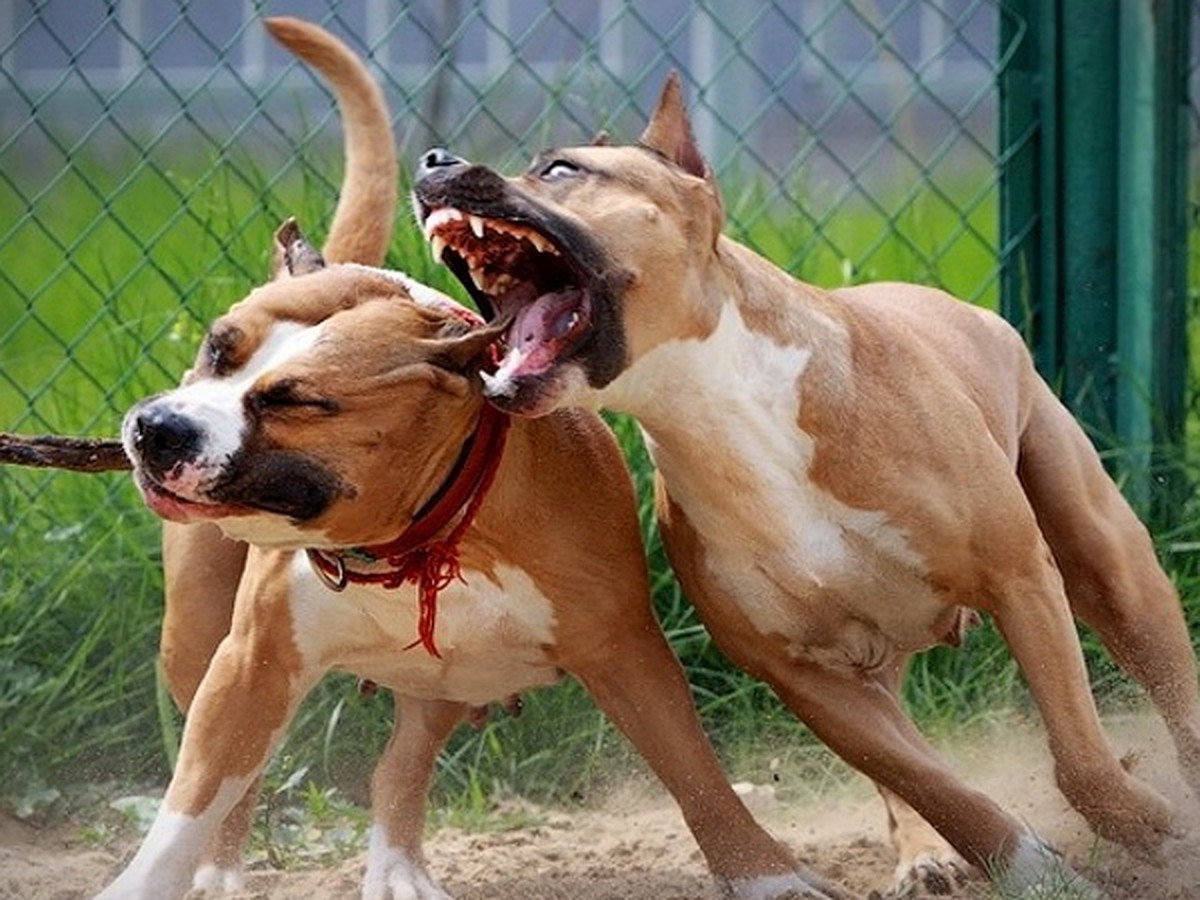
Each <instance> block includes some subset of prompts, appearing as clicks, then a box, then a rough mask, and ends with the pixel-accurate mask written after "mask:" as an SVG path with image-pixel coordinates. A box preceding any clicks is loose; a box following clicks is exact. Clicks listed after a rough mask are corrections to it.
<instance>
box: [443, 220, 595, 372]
mask: <svg viewBox="0 0 1200 900" xmlns="http://www.w3.org/2000/svg"><path fill="white" fill-rule="evenodd" d="M425 237H426V239H427V240H428V241H429V245H430V249H431V251H432V253H433V256H434V259H435V260H437V261H439V262H441V263H443V264H444V265H446V266H447V267H448V268H449V269H450V270H451V271H452V272H453V273H454V274H455V275H456V276H457V277H458V279H459V280H460V281H461V282H462V283H463V285H464V287H466V289H467V291H468V292H469V293H470V294H471V298H472V299H473V300H474V301H475V303H476V305H477V306H478V307H479V310H480V312H481V313H483V315H484V317H485V318H487V319H489V320H494V321H500V322H508V323H509V324H508V327H507V329H506V331H505V338H504V346H503V348H502V358H501V360H500V363H499V366H498V368H497V370H496V372H495V374H490V375H489V374H485V375H484V380H485V385H486V392H487V393H488V394H489V395H491V396H507V395H511V394H512V393H513V392H514V391H515V390H516V380H517V379H518V378H523V377H528V376H535V375H540V374H542V373H544V372H546V371H548V370H549V369H551V368H552V367H553V366H555V365H556V364H557V363H559V362H561V361H562V360H563V359H564V358H565V357H566V356H567V355H569V354H570V353H571V351H573V350H575V349H576V348H577V347H578V346H579V345H580V344H581V343H582V341H583V339H584V338H585V336H586V335H587V333H588V331H589V329H590V328H591V325H592V301H591V296H590V292H589V283H590V281H591V276H590V275H589V274H588V273H587V272H586V271H585V270H584V269H583V267H582V266H580V265H579V264H578V262H576V261H575V259H574V258H573V257H572V255H571V254H570V253H568V252H567V251H566V250H565V249H564V248H562V247H561V246H560V245H559V244H558V243H557V242H556V241H555V240H554V239H553V238H552V237H550V236H548V235H547V234H545V233H543V232H541V231H538V230H537V229H535V228H532V227H530V226H528V225H524V224H521V223H518V222H513V221H509V220H504V219H491V218H486V217H483V216H478V215H473V214H470V213H466V212H463V211H461V210H458V209H454V208H452V207H441V208H439V209H436V210H433V211H432V212H430V213H429V215H428V216H427V217H426V219H425Z"/></svg>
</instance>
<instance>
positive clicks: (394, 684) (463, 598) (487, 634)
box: [293, 554, 562, 705]
mask: <svg viewBox="0 0 1200 900" xmlns="http://www.w3.org/2000/svg"><path fill="white" fill-rule="evenodd" d="M493 577H494V579H495V580H492V578H489V576H488V575H486V574H484V573H481V572H478V571H471V570H464V571H463V579H464V581H465V582H466V583H465V584H464V583H462V582H454V583H453V584H451V585H450V586H448V587H447V588H446V589H445V590H443V591H442V592H441V593H440V594H439V595H438V600H437V627H436V631H435V635H434V640H435V642H436V645H437V649H438V652H439V653H440V654H441V658H438V657H435V656H433V655H432V654H430V653H429V652H428V651H427V650H426V649H425V648H424V647H422V646H421V645H420V644H419V643H418V644H417V645H416V646H410V645H411V644H413V642H414V641H415V640H416V638H417V621H418V604H417V594H416V589H415V587H413V586H412V585H405V586H403V587H401V588H399V589H397V590H391V591H389V590H383V589H379V588H372V587H367V586H361V585H353V584H352V585H349V586H348V587H347V588H346V589H345V590H344V591H342V592H341V593H333V592H332V591H330V590H328V589H327V588H325V587H324V586H323V585H322V584H321V583H320V581H319V580H318V579H317V578H316V576H315V575H314V574H313V572H312V570H311V568H310V567H309V564H308V562H307V560H306V559H305V557H304V555H303V554H297V556H296V561H295V563H294V567H293V585H294V594H293V597H294V602H293V619H294V622H295V636H296V643H297V645H298V646H299V649H300V652H301V655H302V657H303V658H304V659H305V661H306V662H311V663H314V664H317V665H319V666H320V667H321V668H336V669H343V670H345V671H348V672H352V673H354V674H356V675H358V676H359V677H362V678H369V679H370V680H372V681H374V682H376V683H377V684H381V685H384V686H386V687H389V688H391V689H392V690H394V691H396V692H398V693H400V694H403V695H406V696H411V697H418V698H422V699H431V700H432V699H438V700H453V701H459V702H463V703H470V704H473V705H483V704H486V703H489V702H491V701H494V700H501V699H503V698H505V697H507V696H509V695H511V694H514V693H517V692H519V691H522V690H526V689H528V688H531V687H537V686H541V685H546V684H552V683H553V682H555V681H557V680H558V679H559V678H560V677H561V674H562V673H561V672H560V671H559V670H558V669H557V668H556V666H555V665H554V662H553V660H552V659H551V658H550V654H549V652H548V650H547V648H549V647H551V646H552V645H553V643H554V624H555V622H554V610H553V607H552V605H551V603H550V601H549V599H547V598H546V597H545V596H544V595H543V594H541V592H540V591H538V590H537V587H536V586H535V585H534V584H533V582H532V581H531V579H530V578H529V576H528V575H527V574H526V573H525V572H524V571H522V570H520V569H517V568H514V567H509V566H504V565H499V566H497V567H496V570H495V572H494V573H493Z"/></svg>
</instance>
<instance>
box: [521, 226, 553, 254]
mask: <svg viewBox="0 0 1200 900" xmlns="http://www.w3.org/2000/svg"><path fill="white" fill-rule="evenodd" d="M525 240H527V241H529V243H531V244H533V246H534V248H535V249H536V250H537V251H538V252H539V253H553V254H554V255H555V256H557V255H558V250H557V248H555V246H554V245H553V244H552V243H550V241H548V240H546V238H544V237H542V235H540V234H539V233H538V232H536V231H531V232H529V233H528V234H526V235H525Z"/></svg>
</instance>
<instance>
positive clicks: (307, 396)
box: [246, 379, 338, 415]
mask: <svg viewBox="0 0 1200 900" xmlns="http://www.w3.org/2000/svg"><path fill="white" fill-rule="evenodd" d="M246 404H247V405H248V406H249V408H250V409H251V410H252V411H253V412H255V413H257V414H260V415H262V414H269V413H276V412H289V411H301V410H310V411H317V412H322V413H326V414H330V413H334V412H337V408H338V407H337V403H335V402H334V401H333V400H330V399H329V398H328V397H322V396H320V395H318V394H315V393H312V392H311V391H309V390H308V389H307V388H306V387H305V386H304V385H302V384H300V383H299V382H297V381H292V380H286V379H285V380H280V381H276V382H272V383H270V384H267V385H264V386H262V387H260V388H256V389H255V390H254V391H252V392H251V393H250V394H249V395H247V397H246Z"/></svg>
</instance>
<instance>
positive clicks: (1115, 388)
mask: <svg viewBox="0 0 1200 900" xmlns="http://www.w3.org/2000/svg"><path fill="white" fill-rule="evenodd" d="M1188 15H1189V6H1188V3H1187V0H1162V2H1154V0H1050V2H1045V3H1038V2H1037V0H1017V2H1013V3H1010V4H1008V5H1007V7H1006V10H1005V15H1003V16H1002V23H1004V24H1002V40H1004V41H1006V43H1005V44H1004V46H1009V45H1008V43H1007V42H1008V41H1012V40H1014V39H1021V40H1022V41H1023V42H1024V43H1023V44H1022V45H1021V46H1020V47H1018V48H1017V51H1016V52H1015V53H1014V55H1013V57H1012V60H1011V62H1010V64H1009V66H1008V68H1009V69H1010V70H1011V71H1007V72H1005V73H1004V74H1003V75H1002V78H1001V83H1000V92H1001V140H1002V141H1003V146H1002V152H1001V165H1002V166H1003V168H1004V174H1003V177H1002V180H1001V194H1002V200H1001V210H1002V221H1001V232H1002V240H1001V246H1002V254H1003V267H1004V274H1003V277H1002V294H1003V297H1002V311H1003V312H1004V313H1005V315H1007V316H1008V317H1009V318H1010V320H1012V321H1014V322H1015V323H1017V324H1018V325H1019V326H1020V327H1022V329H1023V331H1024V333H1025V334H1026V336H1027V338H1029V339H1030V343H1031V346H1032V348H1033V350H1034V354H1035V358H1036V360H1037V363H1038V367H1039V369H1040V370H1041V372H1042V373H1043V375H1045V376H1046V377H1047V378H1048V379H1049V380H1050V381H1051V383H1052V384H1054V385H1055V386H1056V387H1057V388H1058V389H1059V390H1060V392H1061V393H1062V395H1063V397H1064V399H1065V400H1066V402H1067V403H1068V405H1070V407H1071V408H1072V410H1073V411H1074V412H1075V414H1076V415H1077V416H1079V417H1080V418H1081V419H1082V420H1083V421H1084V423H1085V424H1086V425H1087V426H1088V428H1089V430H1090V432H1091V434H1092V437H1093V440H1095V441H1097V443H1099V444H1101V447H1102V449H1106V450H1119V451H1120V456H1119V457H1116V458H1115V460H1114V462H1115V468H1116V469H1117V470H1118V474H1119V475H1120V476H1122V477H1123V479H1124V484H1125V489H1126V493H1127V495H1128V496H1129V497H1130V499H1131V500H1132V501H1133V502H1134V503H1135V505H1137V506H1138V507H1139V508H1141V509H1143V510H1147V509H1148V504H1150V503H1151V502H1152V501H1153V502H1154V503H1155V506H1156V509H1155V512H1156V514H1158V515H1160V516H1162V515H1165V516H1167V517H1168V518H1169V517H1170V513H1171V507H1172V504H1173V502H1174V497H1175V496H1177V495H1176V494H1175V492H1174V491H1164V490H1162V488H1163V487H1164V485H1165V484H1167V483H1168V482H1169V481H1170V479H1166V478H1163V477H1161V476H1160V477H1159V478H1158V480H1157V481H1156V480H1153V479H1152V477H1151V472H1152V469H1154V468H1156V467H1158V468H1161V466H1162V462H1163V460H1164V458H1169V457H1171V456H1173V455H1174V453H1173V451H1174V448H1177V447H1178V446H1179V443H1180V441H1181V438H1182V430H1183V413H1184V390H1185V381H1186V369H1187V349H1186V343H1185V339H1186V328H1185V325H1186V308H1185V301H1186V292H1187V287H1186V286H1187V234H1188V232H1187V227H1186V215H1187V210H1186V202H1187V191H1186V185H1187V118H1186V109H1187V107H1186V99H1187V84H1186V79H1187V64H1188V58H1189V46H1188V45H1189V28H1188V24H1189V19H1188ZM1022 28H1028V29H1029V30H1030V33H1029V34H1028V35H1025V34H1023V33H1022V32H1021V30H1020V29H1022ZM1154 450H1157V451H1159V453H1158V454H1157V455H1155V454H1154V453H1153V451H1154Z"/></svg>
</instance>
